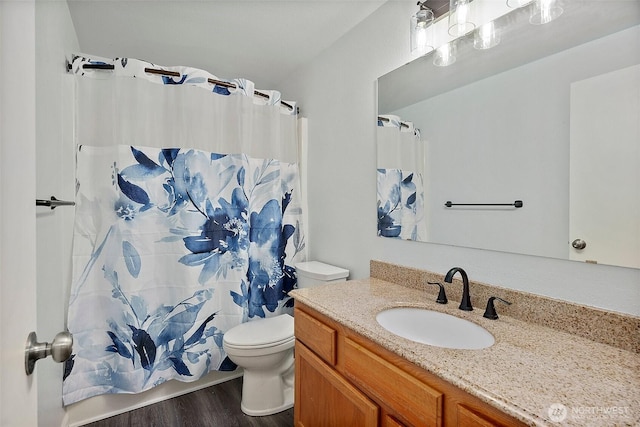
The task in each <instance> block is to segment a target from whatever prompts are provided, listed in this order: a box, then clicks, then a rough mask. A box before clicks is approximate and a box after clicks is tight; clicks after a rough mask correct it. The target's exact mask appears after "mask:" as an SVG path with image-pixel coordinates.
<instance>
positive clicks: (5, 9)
mask: <svg viewBox="0 0 640 427" xmlns="http://www.w3.org/2000/svg"><path fill="white" fill-rule="evenodd" d="M34 34H35V4H34V1H33V0H22V1H0V342H2V347H1V348H0V425H2V426H20V425H27V426H32V425H34V424H35V422H36V420H37V418H36V412H37V411H36V404H37V384H38V373H37V372H36V373H35V374H34V375H31V376H27V375H25V371H24V345H25V341H26V338H27V335H28V334H29V332H31V331H33V330H34V329H35V327H36V308H35V299H36V285H35V283H36V275H35V271H34V266H35V261H34V259H35V249H34V242H35V240H36V233H35V206H34V202H33V194H34V190H35V187H36V185H35V163H34V162H33V161H32V159H33V157H34V155H35V145H36V144H35V141H36V136H35V108H36V107H35V104H36V99H35V79H36V77H35V36H34Z"/></svg>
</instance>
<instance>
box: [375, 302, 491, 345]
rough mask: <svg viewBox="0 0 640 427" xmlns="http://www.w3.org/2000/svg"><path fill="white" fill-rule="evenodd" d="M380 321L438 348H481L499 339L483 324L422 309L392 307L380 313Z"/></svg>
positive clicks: (401, 332)
mask: <svg viewBox="0 0 640 427" xmlns="http://www.w3.org/2000/svg"><path fill="white" fill-rule="evenodd" d="M376 320H377V321H378V323H379V324H380V325H381V326H382V327H383V328H385V329H386V330H388V331H389V332H391V333H393V334H395V335H399V336H401V337H403V338H406V339H409V340H411V341H416V342H419V343H423V344H429V345H433V346H436V347H445V348H455V349H461V350H478V349H481V348H486V347H490V346H492V345H493V343H494V342H495V339H494V338H493V335H491V333H490V332H489V331H487V330H486V329H485V328H483V327H482V326H480V325H476V324H475V323H473V322H469V321H468V320H465V319H461V318H459V317H455V316H451V315H450V314H446V313H440V312H438V311H431V310H427V309H422V308H411V307H398V308H391V309H388V310H384V311H381V312H380V313H378V315H377V316H376Z"/></svg>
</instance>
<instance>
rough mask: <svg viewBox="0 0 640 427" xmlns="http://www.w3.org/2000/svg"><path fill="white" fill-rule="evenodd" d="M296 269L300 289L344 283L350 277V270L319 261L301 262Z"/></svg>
mask: <svg viewBox="0 0 640 427" xmlns="http://www.w3.org/2000/svg"><path fill="white" fill-rule="evenodd" d="M295 267H296V272H297V275H298V288H309V287H311V286H315V285H320V284H324V283H330V282H338V281H343V280H347V277H349V270H345V269H344V268H340V267H336V266H334V265H329V264H325V263H323V262H319V261H307V262H299V263H297V264H296V265H295Z"/></svg>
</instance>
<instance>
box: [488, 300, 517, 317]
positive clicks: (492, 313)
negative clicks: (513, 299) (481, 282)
mask: <svg viewBox="0 0 640 427" xmlns="http://www.w3.org/2000/svg"><path fill="white" fill-rule="evenodd" d="M496 299H497V300H500V301H502V302H503V303H505V304H507V305H511V303H510V302H509V301H505V300H503V299H502V298H498V297H491V298H489V301H487V308H486V309H485V310H484V314H483V315H482V316H483V317H486V318H487V319H493V320H495V319H497V318H498V313H496V307H495V306H494V305H493V301H494V300H496Z"/></svg>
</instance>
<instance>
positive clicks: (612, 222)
mask: <svg viewBox="0 0 640 427" xmlns="http://www.w3.org/2000/svg"><path fill="white" fill-rule="evenodd" d="M570 128H571V130H570V131H571V136H570V141H571V149H570V217H569V232H570V235H569V242H568V243H569V254H570V259H572V260H578V261H587V262H597V263H599V264H612V265H621V266H625V267H633V268H640V225H639V222H640V221H639V219H640V143H639V141H640V65H636V66H632V67H628V68H623V69H621V70H617V71H613V72H610V73H606V74H602V75H599V76H596V77H593V78H590V79H586V80H582V81H579V82H576V83H573V84H572V85H571V126H570ZM577 239H580V240H582V241H584V242H585V244H586V247H585V248H584V249H576V248H574V247H573V246H572V245H571V244H572V242H574V241H575V240H577ZM577 243H579V242H577Z"/></svg>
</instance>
